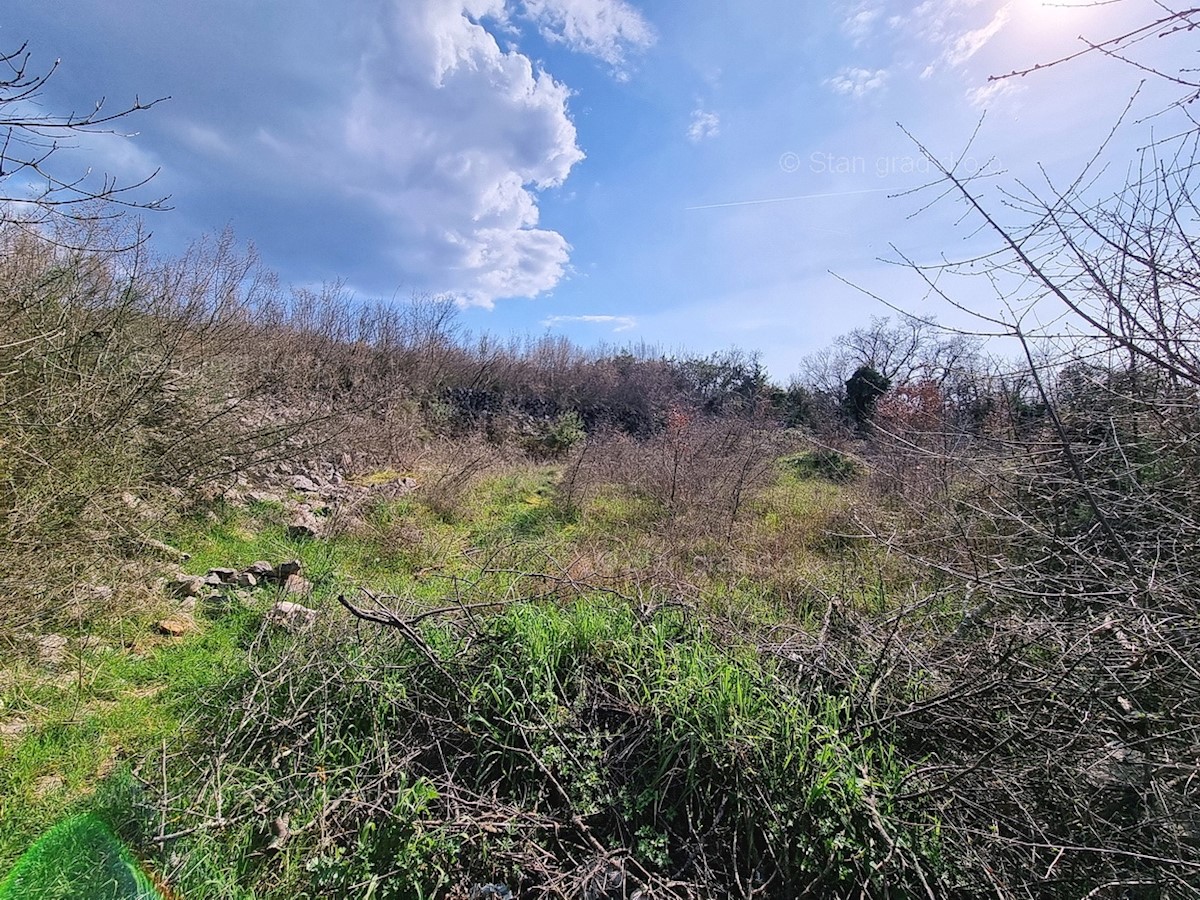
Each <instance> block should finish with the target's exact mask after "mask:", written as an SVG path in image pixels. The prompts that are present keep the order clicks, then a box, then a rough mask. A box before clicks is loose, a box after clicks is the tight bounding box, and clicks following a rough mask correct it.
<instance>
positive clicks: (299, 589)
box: [283, 575, 313, 595]
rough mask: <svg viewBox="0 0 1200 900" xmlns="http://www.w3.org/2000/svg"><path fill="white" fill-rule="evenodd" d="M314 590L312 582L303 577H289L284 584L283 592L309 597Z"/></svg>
mask: <svg viewBox="0 0 1200 900" xmlns="http://www.w3.org/2000/svg"><path fill="white" fill-rule="evenodd" d="M312 589H313V586H312V582H311V581H309V580H308V579H307V578H304V577H303V576H301V575H289V576H288V577H287V580H285V581H284V582H283V592H284V593H285V594H301V595H308V594H311V593H312Z"/></svg>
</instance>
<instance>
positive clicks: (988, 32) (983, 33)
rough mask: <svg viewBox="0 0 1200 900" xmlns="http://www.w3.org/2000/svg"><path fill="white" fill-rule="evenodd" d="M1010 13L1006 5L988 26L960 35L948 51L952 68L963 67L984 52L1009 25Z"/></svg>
mask: <svg viewBox="0 0 1200 900" xmlns="http://www.w3.org/2000/svg"><path fill="white" fill-rule="evenodd" d="M1009 13H1010V7H1009V4H1007V3H1006V4H1005V5H1004V6H1002V7H1000V8H999V9H998V10H996V14H995V15H994V16H992V20H991V21H990V22H988V24H987V25H984V26H983V27H982V28H974V29H972V30H970V31H967V32H964V33H962V34H960V35H958V37H956V38H955V39H954V40H953V41H952V42H950V43H949V46H948V47H947V49H946V62H948V63H949V64H950V65H952V66H961V65H962V64H963V63H965V62H966V61H967V60H968V59H970V58H971V57H972V56H974V55H975V54H976V53H978V52H979V51H980V50H982V49H983V48H984V46H985V45H986V44H987V43H988V41H990V40H991V39H992V38H994V37H995V36H996V35H997V34H999V33H1000V30H1001V29H1002V28H1003V27H1004V26H1005V25H1006V24H1008V19H1009Z"/></svg>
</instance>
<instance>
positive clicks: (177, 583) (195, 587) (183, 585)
mask: <svg viewBox="0 0 1200 900" xmlns="http://www.w3.org/2000/svg"><path fill="white" fill-rule="evenodd" d="M206 580H207V579H205V578H201V577H200V576H199V575H176V576H175V580H174V581H173V582H171V585H170V588H171V593H172V594H174V595H175V596H176V597H199V596H200V593H201V592H202V591H203V590H204V584H205V581H206Z"/></svg>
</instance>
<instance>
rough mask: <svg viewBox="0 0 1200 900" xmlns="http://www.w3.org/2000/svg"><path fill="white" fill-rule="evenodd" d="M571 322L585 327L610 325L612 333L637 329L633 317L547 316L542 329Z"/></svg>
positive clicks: (635, 320)
mask: <svg viewBox="0 0 1200 900" xmlns="http://www.w3.org/2000/svg"><path fill="white" fill-rule="evenodd" d="M572 322H580V323H583V324H586V325H612V326H613V329H612V330H613V333H619V332H622V331H631V330H633V329H634V328H637V319H635V318H634V317H633V316H549V317H547V318H545V319H543V320H542V327H543V328H553V327H555V326H556V325H567V324H570V323H572Z"/></svg>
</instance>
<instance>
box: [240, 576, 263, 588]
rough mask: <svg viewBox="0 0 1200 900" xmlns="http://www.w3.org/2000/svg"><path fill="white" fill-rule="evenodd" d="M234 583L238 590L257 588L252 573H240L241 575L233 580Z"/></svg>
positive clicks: (255, 579) (256, 581) (256, 582)
mask: <svg viewBox="0 0 1200 900" xmlns="http://www.w3.org/2000/svg"><path fill="white" fill-rule="evenodd" d="M235 583H236V584H237V586H238V587H240V588H252V587H257V586H258V578H256V577H255V575H254V573H253V572H242V574H240V575H238V576H237V578H236V579H235Z"/></svg>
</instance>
